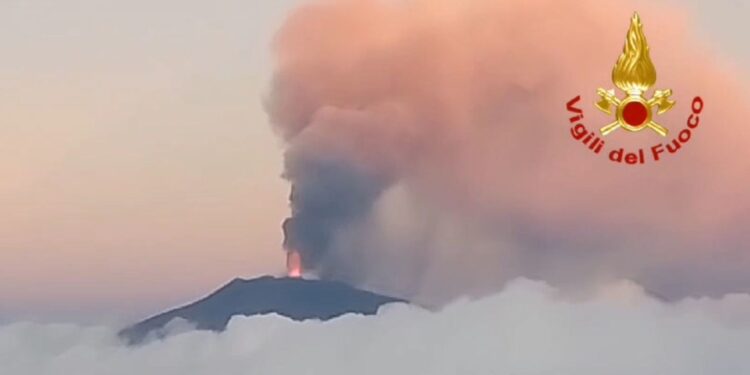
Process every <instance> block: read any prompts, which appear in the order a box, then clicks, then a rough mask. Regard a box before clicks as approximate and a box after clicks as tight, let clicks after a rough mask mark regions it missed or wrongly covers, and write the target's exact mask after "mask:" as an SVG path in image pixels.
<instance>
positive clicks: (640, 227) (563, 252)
mask: <svg viewBox="0 0 750 375" xmlns="http://www.w3.org/2000/svg"><path fill="white" fill-rule="evenodd" d="M633 9H638V11H639V13H640V14H641V16H642V19H643V22H644V25H645V32H646V34H647V37H648V40H649V42H650V46H651V56H652V59H653V61H654V64H655V66H656V69H657V72H658V76H659V79H658V81H657V83H656V86H657V87H660V88H671V89H673V90H674V92H675V95H674V99H676V100H677V103H678V104H677V106H676V107H675V109H673V110H672V111H671V112H670V113H668V114H665V115H664V116H661V117H660V122H661V123H663V124H664V125H666V126H668V127H669V128H670V129H671V130H672V131H673V132H674V133H675V134H676V133H677V132H678V131H679V130H680V129H682V128H683V127H684V126H685V122H686V120H687V116H688V115H689V113H690V111H689V105H690V102H691V100H692V98H693V97H694V96H696V95H701V96H702V97H703V98H704V99H705V100H706V109H705V111H704V113H703V118H702V125H701V127H700V128H699V129H697V130H696V131H695V132H694V136H693V137H694V139H693V140H691V142H690V144H688V145H686V146H685V150H682V151H681V152H680V153H679V154H677V155H676V156H675V157H673V158H670V159H669V160H665V161H663V162H661V163H658V164H651V165H645V166H641V167H638V168H627V167H623V166H619V165H615V164H612V163H610V162H608V161H607V160H606V158H595V157H593V156H592V155H591V154H590V153H588V152H587V151H586V150H585V149H584V148H582V147H579V145H576V144H575V143H574V141H573V140H572V139H571V138H570V133H569V127H570V126H569V124H568V123H567V119H568V117H569V116H568V113H567V112H566V111H565V103H566V102H567V101H568V100H570V99H571V98H573V97H575V96H576V95H582V97H583V101H582V102H581V105H582V107H583V109H584V111H585V116H586V117H585V120H584V122H585V123H586V125H587V126H588V127H589V128H591V129H594V128H598V127H600V126H603V125H606V124H607V123H608V122H609V119H608V118H606V116H604V115H603V114H599V113H597V112H596V111H595V109H594V106H593V103H594V101H595V99H596V98H595V90H596V88H597V87H611V86H613V85H612V83H611V81H610V77H611V71H612V67H613V66H614V63H615V62H616V60H617V57H618V56H619V55H620V53H621V51H622V46H623V43H624V36H625V33H626V31H627V27H628V22H629V19H630V17H631V15H632V11H633ZM274 49H275V57H276V70H275V76H274V80H273V84H272V89H271V92H270V97H269V99H268V102H267V109H268V113H269V116H270V118H271V121H272V123H273V125H274V127H275V129H276V130H277V131H278V133H279V134H280V136H281V137H282V138H283V139H284V141H285V142H286V144H287V150H286V170H285V177H286V178H287V179H288V180H289V181H290V182H291V183H292V186H293V189H292V194H291V211H292V215H291V218H290V219H289V220H288V221H287V222H286V223H285V224H284V230H285V236H286V240H285V247H286V248H287V249H289V250H293V251H298V252H299V253H300V254H301V257H302V261H303V263H304V266H305V268H306V269H308V270H311V271H312V272H315V273H317V274H319V275H320V276H321V277H323V278H329V279H339V280H345V281H348V282H352V283H355V284H359V285H367V286H369V287H371V288H373V289H377V290H381V291H384V292H388V293H391V294H396V295H399V296H403V297H407V298H416V299H417V300H420V301H423V302H426V303H441V302H444V301H447V300H450V299H452V298H455V297H456V296H458V295H462V294H465V293H468V294H470V295H483V294H486V293H490V292H493V291H496V290H498V289H499V288H500V287H501V286H502V285H504V284H505V283H506V282H507V281H508V280H511V279H514V278H517V277H530V278H535V279H543V280H545V281H548V282H550V283H553V284H554V285H557V286H561V287H563V288H565V287H568V286H570V287H573V288H575V289H580V288H581V287H588V286H591V285H596V284H597V283H600V282H603V281H611V280H619V279H622V278H625V279H633V280H636V281H637V282H638V283H640V284H642V285H644V286H645V287H646V288H647V289H649V290H651V291H653V292H656V293H659V294H661V295H663V296H666V297H669V298H678V297H682V296H688V295H705V294H708V295H714V294H723V293H726V292H732V291H746V290H749V289H750V276H748V275H747V272H746V271H745V270H746V269H747V268H748V267H750V258H749V256H748V252H747V251H745V244H746V243H747V240H748V235H747V234H746V233H745V232H746V231H745V230H744V229H743V228H744V227H745V226H746V225H747V224H748V223H749V222H750V218H749V217H748V214H747V212H748V210H747V208H748V207H750V205H748V198H747V194H746V193H745V191H746V190H747V188H748V186H749V185H750V183H748V177H747V176H748V173H747V171H748V170H749V168H748V166H749V165H748V160H750V158H747V157H746V152H745V151H744V147H745V146H743V145H744V144H745V143H746V142H747V141H748V140H750V137H749V136H748V130H747V129H748V128H747V127H746V126H745V125H744V121H745V120H746V119H747V118H750V116H748V115H750V114H749V113H748V111H747V110H746V109H744V106H743V105H742V104H741V101H740V100H741V97H742V95H743V92H742V90H741V89H740V84H739V83H738V79H739V78H738V77H740V76H741V75H740V74H738V73H737V72H736V71H734V70H733V69H732V68H731V67H730V66H729V65H728V64H725V63H723V62H722V61H721V59H720V58H718V57H716V56H717V54H716V53H715V52H716V51H715V50H713V49H712V47H711V46H710V44H709V43H706V41H704V40H703V39H701V38H699V37H698V36H696V33H694V30H693V25H692V22H691V19H690V17H689V16H688V15H687V14H686V13H685V12H684V11H683V10H682V9H680V8H678V7H675V6H656V5H651V4H649V5H646V4H642V3H634V2H628V1H624V2H617V3H612V4H609V3H606V4H605V3H603V2H600V1H593V0H590V1H589V0H586V1H575V2H574V1H553V0H532V1H520V0H519V1H504V2H499V1H490V0H468V1H462V2H457V1H432V0H431V1H427V0H414V1H377V0H361V1H321V2H313V3H311V4H310V5H307V6H304V7H302V8H300V9H299V10H298V11H297V12H295V13H294V14H293V15H292V16H291V17H290V18H289V19H288V21H287V22H286V24H285V25H284V27H283V28H282V30H281V31H280V32H279V34H278V35H277V37H276V40H275V45H274ZM659 142H665V140H664V139H662V138H660V137H658V136H656V135H654V134H646V132H644V133H639V134H635V135H634V134H615V135H612V136H611V137H610V138H608V143H611V144H613V145H614V144H617V145H618V146H619V145H621V146H622V147H625V148H630V149H637V148H639V147H646V148H648V147H650V146H652V145H654V144H657V143H659Z"/></svg>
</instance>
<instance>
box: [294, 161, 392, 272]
mask: <svg viewBox="0 0 750 375" xmlns="http://www.w3.org/2000/svg"><path fill="white" fill-rule="evenodd" d="M286 163H287V171H286V175H285V176H286V177H287V178H288V179H289V180H290V181H293V182H294V184H293V186H292V193H291V196H290V202H291V209H292V217H291V218H289V219H287V220H286V221H285V222H284V235H285V239H284V248H285V249H287V250H288V251H297V252H299V254H300V256H301V257H302V261H303V264H304V268H305V269H307V270H313V271H316V272H317V273H318V274H319V275H320V276H323V277H325V276H328V275H330V276H335V275H332V274H331V273H332V272H335V270H336V269H337V267H333V266H332V263H335V259H334V258H327V257H326V255H327V251H328V250H329V249H330V248H331V247H332V245H333V241H334V240H335V239H334V234H335V233H338V232H339V231H340V230H343V229H345V228H346V226H347V225H352V224H353V223H356V222H357V220H361V219H363V218H365V217H367V214H368V213H369V212H370V210H371V208H372V205H373V204H374V202H375V201H376V199H377V198H378V196H379V195H380V194H381V192H382V191H383V188H384V185H385V183H384V182H383V181H382V179H380V178H378V177H377V176H374V175H373V174H370V173H368V172H367V171H364V170H360V169H358V168H357V167H356V166H355V165H353V164H351V163H350V162H349V161H347V160H345V159H337V158H336V157H334V156H332V155H321V156H319V157H314V156H310V155H304V154H303V155H298V154H289V155H287V160H286Z"/></svg>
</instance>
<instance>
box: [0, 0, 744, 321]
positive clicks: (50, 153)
mask: <svg viewBox="0 0 750 375" xmlns="http://www.w3.org/2000/svg"><path fill="white" fill-rule="evenodd" d="M301 2H302V1H301V0H283V1H281V0H274V1H261V0H254V1H243V0H224V1H219V2H211V3H208V2H202V1H197V0H190V1H177V0H162V1H158V2H152V1H145V0H135V1H119V2H108V3H107V4H103V3H102V2H99V1H95V0H71V1H66V2H64V4H63V3H62V2H54V1H43V0H33V1H21V0H11V1H5V2H3V3H2V5H0V44H2V45H3V50H4V53H3V59H2V60H0V82H1V83H2V84H1V85H0V99H1V100H0V210H1V211H0V212H1V213H2V215H0V321H2V320H3V319H14V318H18V317H23V318H40V319H47V318H49V317H55V318H54V319H57V320H59V319H60V317H61V316H62V317H63V319H68V318H76V319H88V318H90V317H102V316H104V317H107V318H106V319H109V318H110V317H114V318H133V317H135V316H139V315H141V314H144V313H149V312H154V311H157V310H159V309H161V308H164V307H168V306H173V305H175V304H177V303H180V302H184V301H186V300H189V299H191V298H195V297H198V296H200V295H202V294H204V293H205V292H208V291H210V290H212V289H215V288H216V287H217V286H219V285H220V284H222V283H224V282H226V281H228V280H230V279H232V278H233V277H237V276H242V277H250V276H255V275H260V274H267V273H271V274H273V273H279V272H281V271H282V269H283V256H284V254H283V252H282V251H281V249H280V243H281V240H282V233H281V230H280V223H281V221H282V220H283V218H284V217H285V216H286V215H287V214H288V208H287V196H288V185H287V183H286V182H284V181H282V180H281V179H280V178H279V175H280V173H281V170H282V168H281V160H282V147H281V144H280V142H279V141H278V140H277V139H276V137H275V136H274V135H273V134H272V132H271V130H270V127H269V126H268V124H267V117H266V115H265V113H264V112H263V108H262V103H261V98H262V96H263V94H264V90H265V88H266V87H267V80H268V79H269V77H270V69H271V64H270V58H269V56H270V53H269V45H270V42H271V39H272V35H273V33H274V31H275V30H276V29H277V28H278V27H279V26H280V25H281V24H282V22H283V20H284V16H285V15H286V14H287V13H288V12H289V11H290V9H292V8H293V7H294V6H295V5H297V4H298V3H301ZM689 3H690V4H691V5H694V6H697V7H700V16H701V17H702V18H700V19H701V21H702V22H703V24H702V26H701V27H702V28H703V29H704V30H705V35H706V38H709V39H712V40H716V41H718V43H719V46H720V47H721V48H722V49H723V51H725V53H726V54H727V55H728V56H729V57H730V58H733V59H735V61H736V62H737V64H738V65H740V64H741V63H743V62H747V61H748V59H747V57H748V56H749V55H750V54H749V53H748V51H750V50H749V49H748V48H750V47H748V46H747V44H746V42H745V41H744V40H741V38H740V37H739V35H747V33H748V32H750V27H749V26H747V25H746V23H745V22H744V20H742V19H741V18H740V15H741V14H748V13H747V12H748V6H747V5H743V4H737V3H736V2H731V1H729V0H726V1H723V2H719V4H714V5H712V6H710V7H709V6H708V5H706V4H703V3H701V4H699V2H698V1H697V0H693V1H690V2H689ZM60 314H62V315H60ZM81 317H83V318H81Z"/></svg>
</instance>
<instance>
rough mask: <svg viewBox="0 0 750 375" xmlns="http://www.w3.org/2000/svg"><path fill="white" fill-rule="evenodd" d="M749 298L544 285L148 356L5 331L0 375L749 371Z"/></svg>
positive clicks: (22, 329)
mask: <svg viewBox="0 0 750 375" xmlns="http://www.w3.org/2000/svg"><path fill="white" fill-rule="evenodd" d="M748 317H750V296H748V295H735V296H727V297H724V298H723V299H721V300H685V301H681V302H679V303H675V304H664V303H662V302H660V301H658V300H654V299H652V298H650V297H648V296H647V295H646V294H644V293H643V291H642V289H641V288H639V287H638V286H637V285H635V284H633V283H630V282H620V283H616V284H612V285H609V286H606V287H602V288H600V289H599V290H598V291H597V294H596V296H595V297H594V298H592V299H587V300H585V301H579V302H572V301H570V300H567V299H566V298H565V297H563V296H562V295H561V294H560V293H558V292H557V291H556V290H554V289H552V288H551V287H549V286H546V285H544V284H541V283H536V282H531V281H528V280H517V281H515V282H513V283H511V284H510V286H509V287H508V288H507V289H506V290H504V291H503V292H502V293H500V294H498V295H495V296H493V297H490V298H486V299H482V300H478V301H471V302H470V301H462V302H456V303H454V304H451V305H449V306H447V307H446V308H444V309H443V310H442V311H440V312H429V311H426V310H421V309H418V308H416V307H410V306H406V305H392V306H387V307H385V308H383V310H382V311H381V312H380V314H379V315H378V316H376V317H369V318H365V317H358V316H346V317H343V318H339V319H336V320H333V321H329V322H326V323H321V322H304V323H296V322H292V321H289V320H287V319H284V318H281V317H277V316H266V317H255V318H236V319H234V320H233V321H232V322H231V324H230V326H229V328H228V330H227V331H226V332H225V333H222V334H214V333H207V332H188V333H180V334H177V335H175V336H173V337H171V338H169V339H167V340H166V341H157V342H152V343H150V344H147V345H145V346H141V347H135V348H129V347H125V346H123V345H121V344H120V343H119V342H118V341H117V339H116V336H115V330H114V329H109V328H81V327H77V326H70V325H35V324H23V323H18V324H13V325H10V326H3V327H0V373H3V374H12V375H53V374H77V375H94V374H111V375H118V374H122V375H131V374H141V375H152V374H153V375H171V374H174V375H178V374H179V375H186V374H191V375H192V374H196V375H198V374H226V375H232V374H237V375H239V374H269V375H271V374H300V373H304V374H452V375H453V374H466V373H472V374H538V375H547V374H549V375H552V374H566V375H567V374H570V375H573V374H575V375H601V374H607V375H618V374H623V375H625V374H628V375H629V374H634V373H635V374H664V375H670V374H675V375H677V374H679V375H699V374H701V375H702V374H742V373H747V372H748V371H750V359H748V357H747V352H746V348H747V347H748V345H750V318H748Z"/></svg>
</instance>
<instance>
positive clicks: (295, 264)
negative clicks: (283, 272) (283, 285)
mask: <svg viewBox="0 0 750 375" xmlns="http://www.w3.org/2000/svg"><path fill="white" fill-rule="evenodd" d="M286 269H287V275H288V276H289V277H291V278H295V279H299V278H301V277H302V257H301V256H300V255H299V253H298V252H296V251H294V250H292V251H289V252H288V253H287V254H286Z"/></svg>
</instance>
